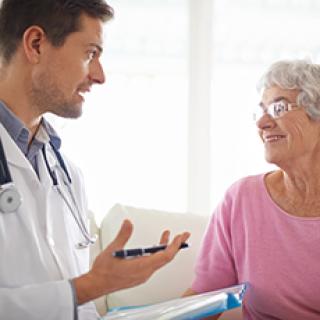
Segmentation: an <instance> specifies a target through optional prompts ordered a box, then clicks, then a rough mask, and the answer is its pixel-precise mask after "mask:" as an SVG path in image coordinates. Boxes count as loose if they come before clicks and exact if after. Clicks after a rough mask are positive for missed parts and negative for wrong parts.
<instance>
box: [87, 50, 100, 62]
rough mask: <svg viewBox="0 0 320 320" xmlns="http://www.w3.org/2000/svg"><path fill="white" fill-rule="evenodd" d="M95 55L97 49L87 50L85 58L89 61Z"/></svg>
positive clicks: (96, 54)
mask: <svg viewBox="0 0 320 320" xmlns="http://www.w3.org/2000/svg"><path fill="white" fill-rule="evenodd" d="M97 56H98V50H96V49H93V50H89V51H88V52H87V59H88V61H89V62H91V61H92V60H93V59H94V58H95V57H97Z"/></svg>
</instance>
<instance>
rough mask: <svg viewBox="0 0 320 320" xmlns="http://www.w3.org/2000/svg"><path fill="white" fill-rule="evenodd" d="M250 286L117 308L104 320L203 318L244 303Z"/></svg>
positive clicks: (181, 319)
mask: <svg viewBox="0 0 320 320" xmlns="http://www.w3.org/2000/svg"><path fill="white" fill-rule="evenodd" d="M246 287H247V285H246V284H240V285H237V286H233V287H229V288H225V289H222V290H217V291H212V292H206V293H203V294H199V295H195V296H190V297H185V298H178V299H174V300H169V301H165V302H161V303H156V304H152V305H146V306H131V307H121V308H116V309H113V310H111V311H109V312H108V314H107V315H106V316H104V317H103V318H102V319H101V320H113V319H131V320H150V319H158V320H189V319H193V320H195V319H202V318H204V317H207V316H210V315H215V314H218V313H221V312H224V311H226V310H229V309H233V308H236V307H240V306H241V305H242V299H243V295H244V293H245V290H246Z"/></svg>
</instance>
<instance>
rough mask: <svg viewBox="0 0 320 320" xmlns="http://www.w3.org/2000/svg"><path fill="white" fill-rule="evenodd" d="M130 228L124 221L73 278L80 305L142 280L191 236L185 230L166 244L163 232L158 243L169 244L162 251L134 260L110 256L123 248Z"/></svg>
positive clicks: (173, 254)
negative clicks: (87, 268) (83, 270)
mask: <svg viewBox="0 0 320 320" xmlns="http://www.w3.org/2000/svg"><path fill="white" fill-rule="evenodd" d="M132 231H133V225H132V223H131V222H130V221H129V220H125V221H124V222H123V223H122V226H121V228H120V231H119V232H118V234H117V236H116V238H115V239H114V240H113V241H112V242H111V243H110V245H109V246H108V247H107V248H106V249H105V250H104V251H102V252H101V253H100V255H98V256H97V258H96V260H95V261H94V263H93V265H92V268H91V270H90V271H89V272H88V273H86V274H84V275H82V276H80V277H78V278H75V279H73V284H74V286H75V290H76V294H77V299H78V304H79V305H80V304H83V303H85V302H88V301H90V300H93V299H96V298H98V297H100V296H102V295H106V294H108V293H111V292H114V291H117V290H121V289H126V288H130V287H134V286H137V285H139V284H142V283H144V282H145V281H147V280H148V279H149V278H150V277H151V275H152V274H153V273H154V272H155V271H157V270H158V269H160V268H161V267H163V266H164V265H166V264H167V263H169V262H170V261H171V260H172V259H173V258H174V257H175V255H176V254H177V253H178V251H179V248H180V245H181V244H182V243H183V242H185V241H186V240H187V239H188V238H189V236H190V233H188V232H184V233H182V234H179V235H176V236H175V237H174V239H173V241H172V242H171V243H170V244H168V242H169V235H170V232H169V231H164V232H163V233H162V235H161V239H160V244H168V246H167V248H166V249H165V250H163V251H159V252H157V253H154V254H152V255H150V256H143V257H136V258H133V259H119V258H115V257H113V256H112V253H113V252H114V251H117V250H121V249H123V247H124V246H125V244H126V243H127V242H128V240H129V238H130V236H131V234H132Z"/></svg>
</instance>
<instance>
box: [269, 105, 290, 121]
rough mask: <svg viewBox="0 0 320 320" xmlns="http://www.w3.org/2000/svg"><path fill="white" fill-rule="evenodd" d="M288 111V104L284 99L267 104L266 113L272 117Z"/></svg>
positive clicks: (277, 116)
mask: <svg viewBox="0 0 320 320" xmlns="http://www.w3.org/2000/svg"><path fill="white" fill-rule="evenodd" d="M286 112H288V104H287V103H286V102H285V101H277V102H274V103H271V104H270V105H269V106H268V114H270V115H271V116H272V117H273V118H279V117H281V116H282V115H283V114H285V113H286Z"/></svg>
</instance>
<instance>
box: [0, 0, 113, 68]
mask: <svg viewBox="0 0 320 320" xmlns="http://www.w3.org/2000/svg"><path fill="white" fill-rule="evenodd" d="M83 13H84V14H87V15H88V16H91V17H93V18H98V19H101V20H102V21H103V22H106V21H108V20H109V19H111V18H112V17H113V9H112V8H111V7H110V6H109V5H108V4H107V3H106V2H105V1H104V0H3V1H2V4H1V7H0V56H2V57H3V58H4V61H5V62H7V63H8V62H9V61H10V59H11V58H12V56H13V55H14V54H15V52H16V50H17V48H18V46H19V44H20V42H21V40H22V37H23V34H24V32H25V30H26V29H28V28H29V27H30V26H32V25H37V26H39V27H41V28H42V29H43V30H44V31H45V33H46V35H47V37H48V39H49V41H50V42H51V43H52V45H54V46H57V47H59V46H61V45H63V43H64V41H65V39H66V37H67V36H68V35H69V34H70V33H72V32H75V31H78V30H79V29H80V27H81V26H80V16H81V15H82V14H83Z"/></svg>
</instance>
